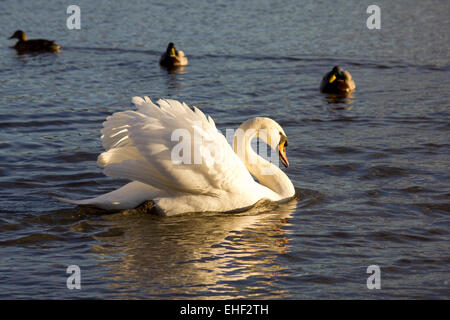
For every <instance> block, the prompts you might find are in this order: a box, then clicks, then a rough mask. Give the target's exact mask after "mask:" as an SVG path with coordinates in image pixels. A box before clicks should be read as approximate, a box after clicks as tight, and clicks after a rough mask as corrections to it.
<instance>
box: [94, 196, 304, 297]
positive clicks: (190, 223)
mask: <svg viewBox="0 0 450 320" xmlns="http://www.w3.org/2000/svg"><path fill="white" fill-rule="evenodd" d="M297 202H298V200H296V199H293V200H291V201H290V202H288V203H284V204H273V203H267V202H262V203H259V204H258V205H256V206H255V207H254V208H253V209H251V210H249V211H246V212H243V213H234V214H219V213H215V214H190V215H180V216H172V217H161V216H151V215H148V214H143V213H133V212H131V213H130V212H123V213H118V214H114V215H110V216H106V219H107V220H108V222H109V223H111V230H113V229H114V228H120V229H121V230H122V231H123V232H120V233H119V234H118V235H117V236H114V235H113V236H111V237H102V238H99V239H98V240H100V243H101V244H102V245H98V246H96V247H94V248H93V251H94V252H95V253H96V255H97V258H98V260H99V262H100V264H102V265H103V266H106V267H107V268H108V269H109V270H110V276H108V277H107V278H106V279H105V281H106V282H108V283H109V288H110V289H111V291H112V292H114V297H115V298H132V297H139V298H144V297H145V298H189V297H195V298H208V297H211V298H216V299H217V298H244V297H245V298H251V297H257V296H258V295H259V294H263V295H264V297H267V296H268V293H270V294H273V295H274V297H275V296H276V297H280V296H281V297H282V296H283V295H284V294H286V296H287V293H284V292H283V289H280V288H279V287H278V285H274V283H273V279H274V278H276V277H282V276H283V266H282V265H280V264H279V263H278V262H277V257H278V256H279V255H280V254H282V253H285V252H286V251H287V250H288V249H289V237H288V236H287V231H286V230H285V227H286V226H287V225H289V218H290V216H291V214H292V213H293V212H294V210H295V208H296V207H297Z"/></svg>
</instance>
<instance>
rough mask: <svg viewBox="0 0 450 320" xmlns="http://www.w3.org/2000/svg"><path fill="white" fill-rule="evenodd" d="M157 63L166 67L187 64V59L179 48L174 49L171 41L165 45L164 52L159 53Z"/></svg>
mask: <svg viewBox="0 0 450 320" xmlns="http://www.w3.org/2000/svg"><path fill="white" fill-rule="evenodd" d="M159 64H160V65H161V66H163V67H166V68H174V67H181V66H187V65H188V59H187V57H186V56H185V55H184V52H183V51H181V50H176V49H175V45H174V44H173V43H172V42H171V43H169V45H168V46H167V50H166V52H164V53H163V54H162V55H161V59H160V60H159Z"/></svg>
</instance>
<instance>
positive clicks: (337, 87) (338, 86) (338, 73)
mask: <svg viewBox="0 0 450 320" xmlns="http://www.w3.org/2000/svg"><path fill="white" fill-rule="evenodd" d="M355 88H356V85H355V82H354V81H353V78H352V75H351V74H350V72H348V71H346V70H344V69H342V68H341V67H339V66H335V67H334V68H333V70H331V71H330V72H328V73H327V74H326V75H325V76H324V77H323V79H322V82H321V84H320V91H322V92H326V93H349V92H352V91H353V90H355Z"/></svg>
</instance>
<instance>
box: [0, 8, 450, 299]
mask: <svg viewBox="0 0 450 320" xmlns="http://www.w3.org/2000/svg"><path fill="white" fill-rule="evenodd" d="M377 3H378V4H379V6H380V7H381V12H382V16H381V17H382V24H381V29H380V30H369V29H368V28H367V27H366V19H367V17H368V14H367V13H366V8H367V6H368V5H369V4H372V3H369V2H358V3H357V4H356V2H350V1H349V2H347V1H334V2H333V3H332V5H331V4H329V2H318V1H307V2H306V3H302V4H301V5H300V4H299V2H298V1H236V2H235V1H216V2H215V3H214V4H211V3H209V2H207V1H189V2H184V3H178V4H175V3H174V2H172V1H162V2H160V3H154V2H153V1H151V3H150V2H132V1H127V2H119V3H117V4H114V3H111V2H110V1H95V2H92V1H78V2H77V4H78V5H79V6H80V8H81V30H72V31H71V30H68V29H67V28H66V18H67V15H66V8H67V5H68V3H67V2H64V1H46V2H42V3H38V2H37V1H29V2H20V1H6V2H0V27H1V28H0V29H1V30H2V35H1V39H0V196H1V204H0V289H1V290H0V298H39V299H42V298H74V299H76V298H144V299H152V298H168V299H173V298H219V299H221V298H264V299H266V298H273V299H299V298H301V299H303V298H308V299H311V298H319V299H320V298H337V299H347V298H369V299H372V298H386V299H389V298H447V299H448V298H449V297H450V293H449V284H448V278H449V269H448V265H449V263H450V256H449V249H448V248H449V226H450V218H449V212H450V201H449V198H450V186H449V181H450V176H449V154H450V152H449V129H450V125H449V102H448V99H449V95H448V93H449V89H450V85H449V81H448V80H449V76H450V64H449V43H450V41H449V40H450V39H449V19H448V16H449V15H450V4H449V2H448V1H427V2H426V4H425V3H420V4H418V3H417V2H414V1H404V2H403V1H402V2H401V3H391V2H389V1H378V2H377ZM19 28H21V29H24V30H25V31H26V32H27V33H28V35H29V38H50V39H54V40H56V41H57V43H58V44H60V45H61V46H62V52H61V53H60V54H40V55H22V56H18V55H16V53H15V51H14V50H12V49H10V48H9V46H10V45H12V44H13V43H14V42H13V41H8V40H6V38H7V37H9V36H10V35H11V34H12V33H13V32H14V31H15V30H16V29H19ZM169 41H173V42H175V44H176V46H177V47H178V48H179V49H181V50H183V51H184V52H185V53H186V54H187V55H188V57H189V61H190V65H189V66H188V67H186V68H185V69H184V70H179V71H177V72H175V73H168V72H167V71H166V70H164V69H161V68H160V67H159V65H158V58H159V55H160V53H161V52H162V51H163V50H164V49H165V47H166V46H167V43H168V42H169ZM337 64H339V65H341V66H342V67H344V68H346V69H347V70H349V71H350V72H351V74H352V75H353V79H354V80H355V82H356V86H357V89H356V91H355V93H354V94H353V95H351V96H350V97H347V98H336V97H332V96H327V95H323V94H320V93H319V92H318V87H319V83H320V80H321V78H322V76H323V75H324V74H325V73H326V72H327V71H329V70H330V69H331V68H332V67H333V66H334V65H337ZM135 95H139V96H143V95H148V96H150V97H151V98H152V99H154V100H157V99H158V98H160V97H164V98H169V97H170V98H176V99H179V100H182V101H185V102H186V103H188V104H190V105H195V106H197V107H199V108H201V109H202V110H203V111H204V112H205V113H207V114H210V115H211V116H212V117H213V118H214V120H215V122H216V124H217V126H218V127H219V128H220V129H222V130H224V129H227V128H237V127H238V126H239V124H240V123H241V122H242V121H244V120H246V119H248V118H250V117H254V116H268V117H271V118H273V119H275V120H276V121H278V122H279V123H280V124H281V125H282V126H283V128H284V130H285V131H286V133H287V135H288V137H289V147H288V158H289V160H290V163H291V166H290V167H289V168H288V169H286V170H285V172H286V173H287V174H288V175H289V177H290V178H291V179H292V181H293V182H294V184H295V186H296V188H297V193H298V195H297V198H296V199H294V200H293V201H291V202H289V203H287V204H283V205H269V204H267V203H262V204H260V205H258V207H257V208H254V209H253V210H250V211H248V212H244V213H239V214H235V215H231V214H220V213H218V214H189V215H180V216H173V217H162V216H154V215H149V214H146V213H143V212H139V211H126V212H119V213H114V214H104V213H102V212H92V211H86V210H82V209H77V208H74V207H73V206H71V205H67V204H64V203H60V202H57V201H56V200H54V199H53V198H52V197H51V195H62V196H67V197H70V198H76V199H80V198H88V197H92V196H95V195H99V194H102V193H105V192H107V191H111V190H113V189H115V188H118V187H120V186H121V185H123V184H124V183H126V181H125V180H119V179H113V178H108V177H105V176H104V175H103V173H102V170H101V168H99V167H98V166H97V164H96V158H97V156H98V154H99V153H101V152H102V147H101V142H100V130H101V127H102V122H103V121H104V119H105V118H106V116H108V115H110V114H112V113H113V112H116V111H121V110H126V109H129V108H131V107H132V105H131V103H130V101H131V97H133V96H135ZM73 264H75V265H78V266H80V268H81V284H82V289H81V290H69V289H67V287H66V279H67V277H68V274H66V268H67V266H69V265H73ZM373 264H375V265H378V266H380V268H381V286H382V288H381V289H380V290H369V289H367V286H366V280H367V277H368V276H369V274H367V273H366V270H367V267H368V266H369V265H373Z"/></svg>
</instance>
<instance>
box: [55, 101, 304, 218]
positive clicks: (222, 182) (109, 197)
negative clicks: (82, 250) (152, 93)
mask: <svg viewBox="0 0 450 320" xmlns="http://www.w3.org/2000/svg"><path fill="white" fill-rule="evenodd" d="M133 103H134V104H135V105H136V106H137V108H138V110H137V111H131V110H128V111H125V112H117V113H115V114H113V115H112V116H109V117H108V118H107V120H106V121H105V122H104V123H103V126H104V128H103V130H102V134H103V135H102V144H103V147H104V148H105V150H106V151H105V152H103V153H102V154H101V155H100V156H99V158H98V163H99V164H100V165H101V166H103V167H104V173H105V174H106V175H108V176H112V177H121V178H127V179H130V180H132V181H133V182H130V183H128V184H127V185H125V186H123V187H122V188H120V189H117V190H115V191H112V192H110V193H107V194H104V195H101V196H99V197H97V198H93V199H88V200H79V201H77V200H67V199H61V200H63V201H66V202H70V203H73V204H78V205H91V206H96V207H99V208H103V209H107V210H120V209H131V208H135V207H137V206H138V205H140V204H141V203H142V202H144V201H146V200H153V201H154V203H155V206H156V207H157V208H158V209H159V210H160V211H162V212H163V213H165V214H177V213H186V212H205V211H214V212H227V211H234V210H245V209H247V208H249V207H251V206H252V205H254V204H255V203H256V202H258V201H259V200H261V199H269V200H272V201H283V200H289V199H291V198H292V197H293V196H294V195H295V190H294V186H293V185H292V182H291V181H290V180H289V178H288V177H287V175H286V174H285V173H284V172H283V171H282V170H280V169H279V168H278V166H276V165H275V164H273V163H270V162H269V161H267V160H265V159H263V158H262V157H260V156H259V155H257V154H256V153H255V152H254V151H253V149H252V148H251V145H250V142H251V140H252V139H253V138H255V137H259V138H261V139H262V140H264V141H266V142H267V144H268V145H269V146H271V147H272V148H274V149H276V150H277V151H279V154H280V159H281V161H282V163H283V164H284V165H285V166H288V164H289V163H288V161H287V158H286V153H285V146H286V145H287V138H286V134H285V133H284V131H283V129H282V128H281V127H280V126H279V125H278V124H277V123H276V122H275V121H273V120H271V119H269V118H260V117H258V118H254V119H250V120H247V121H246V122H244V123H243V124H242V125H241V126H240V129H241V130H242V131H237V133H236V135H235V137H234V151H233V149H232V147H231V146H230V144H229V143H228V142H227V140H226V138H225V136H224V135H222V134H221V133H220V132H219V131H218V130H217V128H216V126H215V123H214V121H213V120H212V119H211V117H209V116H208V117H206V116H205V115H204V114H203V113H202V112H201V111H200V110H199V109H197V108H195V107H194V109H193V110H192V109H191V108H189V107H188V106H187V105H186V104H185V103H183V104H181V103H180V102H178V101H175V100H159V101H158V104H159V107H158V106H157V105H155V104H153V103H152V102H151V101H150V99H149V98H148V97H145V98H144V99H142V98H140V97H134V98H133ZM264 130H271V132H272V133H274V134H273V135H268V136H265V135H263V134H262V132H264ZM238 133H245V134H238ZM180 136H182V137H183V138H182V139H180ZM184 143H189V144H186V145H185V146H188V147H187V148H185V149H183V150H182V152H180V150H181V149H180V147H181V146H183V144H184ZM180 155H181V156H180ZM190 155H191V156H192V157H190ZM180 157H181V158H180ZM252 175H253V176H254V177H255V178H256V179H258V180H259V183H258V182H256V181H255V180H254V179H253V177H252Z"/></svg>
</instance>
